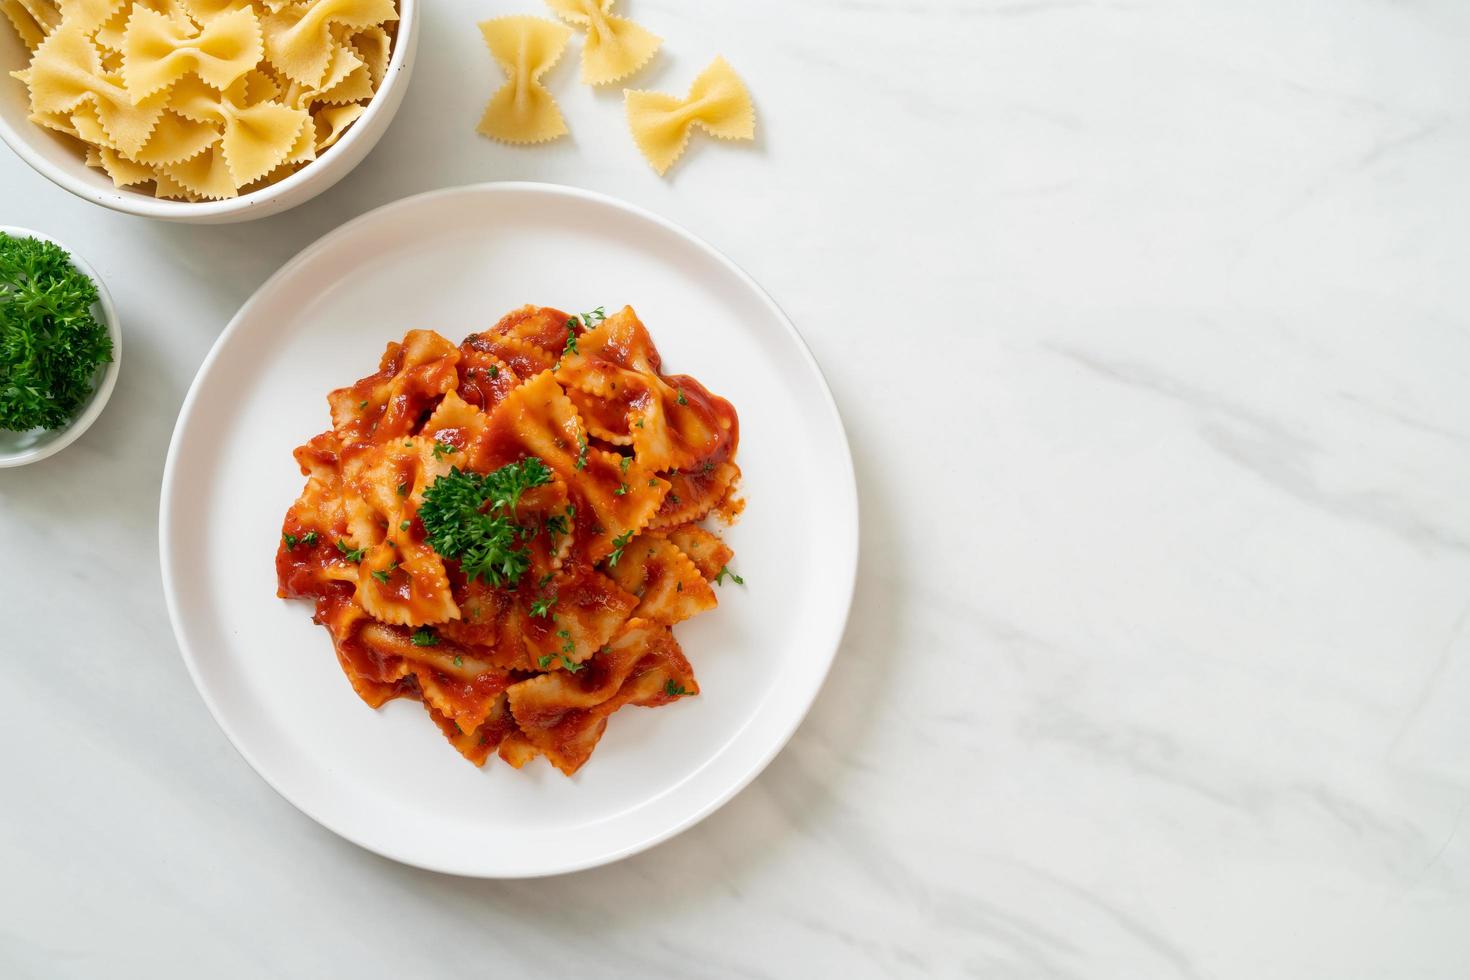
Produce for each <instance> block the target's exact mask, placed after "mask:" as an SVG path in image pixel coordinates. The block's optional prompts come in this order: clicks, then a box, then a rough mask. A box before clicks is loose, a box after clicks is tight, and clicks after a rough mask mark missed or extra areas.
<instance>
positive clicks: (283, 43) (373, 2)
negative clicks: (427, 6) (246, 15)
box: [263, 0, 398, 87]
mask: <svg viewBox="0 0 1470 980" xmlns="http://www.w3.org/2000/svg"><path fill="white" fill-rule="evenodd" d="M397 19H398V10H397V8H396V7H395V5H394V3H393V0H311V2H309V3H306V4H302V5H299V6H286V7H282V8H281V9H280V10H279V11H278V12H276V13H273V14H271V15H270V16H268V17H266V18H265V21H264V24H263V27H264V29H265V50H266V56H267V57H268V58H269V60H270V63H271V64H272V65H274V66H275V67H276V68H278V69H280V71H281V73H282V74H284V75H285V76H286V77H288V78H290V79H291V80H292V81H297V82H300V83H301V84H303V85H307V86H310V87H316V86H318V85H320V84H321V83H322V79H323V78H324V77H325V76H326V74H327V68H328V66H329V65H330V63H331V61H332V53H333V51H334V50H335V48H336V44H335V42H334V39H333V37H332V34H331V28H332V26H333V25H339V26H342V27H347V28H353V29H358V28H368V27H375V26H380V25H382V24H385V23H387V22H388V21H395V20H397Z"/></svg>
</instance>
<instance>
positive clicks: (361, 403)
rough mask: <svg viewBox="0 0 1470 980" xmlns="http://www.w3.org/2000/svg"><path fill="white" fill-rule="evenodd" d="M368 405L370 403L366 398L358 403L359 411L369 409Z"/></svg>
mask: <svg viewBox="0 0 1470 980" xmlns="http://www.w3.org/2000/svg"><path fill="white" fill-rule="evenodd" d="M367 403H368V400H367V399H366V398H364V399H363V400H362V401H360V402H358V403H357V410H358V411H359V412H360V411H362V410H363V409H364V408H367Z"/></svg>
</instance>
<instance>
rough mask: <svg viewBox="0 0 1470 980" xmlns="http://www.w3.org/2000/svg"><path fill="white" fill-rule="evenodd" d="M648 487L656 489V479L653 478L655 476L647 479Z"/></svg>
mask: <svg viewBox="0 0 1470 980" xmlns="http://www.w3.org/2000/svg"><path fill="white" fill-rule="evenodd" d="M648 485H649V486H650V487H656V486H658V477H655V476H651V477H649V478H648Z"/></svg>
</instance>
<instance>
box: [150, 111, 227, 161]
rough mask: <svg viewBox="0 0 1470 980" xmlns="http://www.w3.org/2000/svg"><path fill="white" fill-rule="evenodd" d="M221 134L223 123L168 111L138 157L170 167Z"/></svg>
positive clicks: (212, 141)
mask: <svg viewBox="0 0 1470 980" xmlns="http://www.w3.org/2000/svg"><path fill="white" fill-rule="evenodd" d="M219 138H220V131H219V127H218V126H216V125H213V124H211V123H207V122H200V121H198V120H195V119H187V118H185V117H184V116H181V115H179V114H178V113H177V112H174V111H172V110H169V111H166V112H164V114H163V115H162V116H160V117H159V119H158V125H157V126H155V127H154V128H153V135H151V136H149V137H148V142H147V143H144V144H143V146H142V147H141V148H139V150H138V153H137V156H136V158H135V159H136V161H137V162H138V163H139V164H141V165H143V166H145V167H169V166H173V165H174V164H176V163H182V162H184V161H185V160H188V159H191V158H192V157H194V156H197V155H198V154H200V153H203V152H204V151H205V150H207V149H208V148H209V147H211V146H213V145H214V143H215V142H216V141H217V140H218V139H219Z"/></svg>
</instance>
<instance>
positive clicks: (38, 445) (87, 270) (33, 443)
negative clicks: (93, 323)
mask: <svg viewBox="0 0 1470 980" xmlns="http://www.w3.org/2000/svg"><path fill="white" fill-rule="evenodd" d="M0 233H4V234H6V235H10V236H11V237H13V238H38V239H40V240H42V241H47V242H52V243H54V244H56V245H59V246H61V247H62V248H64V249H66V251H67V252H69V253H70V254H71V264H72V267H73V268H75V269H76V270H77V271H79V272H81V273H83V274H84V275H86V276H87V278H89V279H91V280H92V281H93V282H94V283H96V284H97V302H96V303H94V304H93V305H92V315H93V316H94V317H96V318H97V321H98V322H99V323H101V324H102V325H103V326H105V327H106V328H107V335H108V336H109V337H111V338H112V361H111V363H108V364H104V365H102V366H101V367H99V368H98V369H97V376H96V378H94V379H93V383H92V397H91V398H89V399H88V400H87V403H86V404H85V405H83V406H82V408H81V411H79V412H77V414H76V415H75V416H74V417H73V418H72V420H71V422H70V423H69V424H68V425H67V426H65V427H64V428H61V429H32V430H31V431H29V432H11V431H10V430H8V429H0V469H4V468H6V467H10V466H24V465H25V464H27V463H34V462H36V461H38V460H42V459H45V458H46V457H47V456H54V455H56V454H57V453H59V452H61V451H62V450H63V449H65V448H66V447H67V446H70V445H71V444H72V443H74V442H76V441H77V439H78V438H80V437H81V434H82V433H83V432H86V431H87V429H89V428H91V426H92V423H93V422H95V421H97V416H99V415H101V414H102V409H103V408H105V407H106V406H107V399H109V398H111V397H112V389H113V386H114V385H116V384H117V372H118V369H119V368H120V367H121V366H122V330H121V328H119V326H118V322H117V308H116V307H114V306H113V305H112V296H111V295H110V294H109V293H108V292H107V286H106V285H105V284H104V283H103V282H102V279H101V277H100V276H98V275H97V272H96V271H95V270H94V269H93V268H92V267H91V266H90V265H88V264H87V260H86V259H84V258H82V257H81V256H80V255H78V254H77V253H76V251H75V250H74V249H72V248H70V247H69V246H68V245H67V244H66V243H65V242H59V241H57V240H56V239H54V238H52V237H51V236H50V235H43V234H41V233H40V232H38V231H31V230H30V229H29V228H14V227H11V226H9V225H0Z"/></svg>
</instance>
